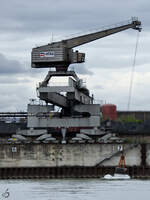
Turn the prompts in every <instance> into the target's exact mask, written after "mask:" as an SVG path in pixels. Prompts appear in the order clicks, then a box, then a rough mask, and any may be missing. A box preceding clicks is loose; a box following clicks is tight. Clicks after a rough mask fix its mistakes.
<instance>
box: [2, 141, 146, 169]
mask: <svg viewBox="0 0 150 200" xmlns="http://www.w3.org/2000/svg"><path fill="white" fill-rule="evenodd" d="M120 146H121V148H122V147H124V149H125V156H126V165H127V166H129V167H130V166H131V167H132V166H141V165H143V163H144V165H146V166H150V144H145V145H144V146H142V145H140V144H139V145H133V144H43V143H41V144H0V168H5V167H6V168H20V167H64V166H67V167H73V166H79V167H95V166H108V167H109V166H117V165H118V162H119V159H120V155H121V154H120V151H119V149H120Z"/></svg>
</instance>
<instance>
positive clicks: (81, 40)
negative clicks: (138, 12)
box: [64, 20, 141, 48]
mask: <svg viewBox="0 0 150 200" xmlns="http://www.w3.org/2000/svg"><path fill="white" fill-rule="evenodd" d="M140 26H141V22H140V21H137V20H133V21H132V22H130V23H129V24H126V25H122V26H116V27H114V28H110V29H105V30H102V31H98V32H95V33H90V34H87V35H83V36H79V37H75V38H71V39H68V40H66V41H64V43H66V45H65V46H67V48H74V47H77V46H80V45H83V44H86V43H89V42H92V41H94V40H97V39H100V38H103V37H106V36H108V35H112V34H114V33H118V32H121V31H124V30H126V29H129V28H133V29H136V30H139V31H141V27H140Z"/></svg>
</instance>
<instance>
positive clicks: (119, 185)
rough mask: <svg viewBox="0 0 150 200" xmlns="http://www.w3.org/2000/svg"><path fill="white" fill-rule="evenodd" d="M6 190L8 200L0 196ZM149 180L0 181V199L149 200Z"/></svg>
mask: <svg viewBox="0 0 150 200" xmlns="http://www.w3.org/2000/svg"><path fill="white" fill-rule="evenodd" d="M7 188H8V191H9V194H10V195H9V197H8V198H3V197H2V194H3V193H4V192H5V190H6V189H7ZM149 198H150V180H137V179H134V180H115V181H114V180H113V181H110V180H101V179H49V180H48V179H37V180H30V179H29V180H27V179H26V180H0V199H8V200H20V199H21V200H56V199H57V200H99V199H102V200H120V199H121V200H126V199H132V200H134V199H136V200H141V199H143V200H149Z"/></svg>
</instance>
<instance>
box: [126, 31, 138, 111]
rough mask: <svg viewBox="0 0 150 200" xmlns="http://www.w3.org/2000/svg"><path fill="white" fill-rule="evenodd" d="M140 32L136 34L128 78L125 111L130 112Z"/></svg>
mask: <svg viewBox="0 0 150 200" xmlns="http://www.w3.org/2000/svg"><path fill="white" fill-rule="evenodd" d="M139 33H140V32H139V31H138V33H137V39H136V45H135V52H134V58H133V65H132V70H131V78H130V85H129V97H128V105H127V110H128V111H129V110H130V105H131V97H132V90H133V80H134V74H135V73H134V72H135V64H136V55H137V49H138V44H139V36H140V34H139Z"/></svg>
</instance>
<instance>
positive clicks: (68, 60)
mask: <svg viewBox="0 0 150 200" xmlns="http://www.w3.org/2000/svg"><path fill="white" fill-rule="evenodd" d="M130 28H132V29H135V30H138V31H141V22H140V21H138V19H137V18H132V20H131V21H127V22H125V23H124V24H117V25H115V26H114V27H111V28H106V29H104V30H101V31H97V32H94V33H90V34H86V35H81V36H78V37H74V38H70V39H66V40H62V41H58V42H53V43H50V44H47V45H44V46H40V47H36V48H33V49H32V67H33V68H56V71H62V72H65V71H67V70H68V67H69V65H70V64H73V63H83V62H85V53H80V52H78V51H75V52H74V51H73V48H74V47H77V46H80V45H83V44H86V43H89V42H92V41H94V40H97V39H100V38H103V37H106V36H109V35H112V34H115V33H118V32H121V31H124V30H126V29H130Z"/></svg>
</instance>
